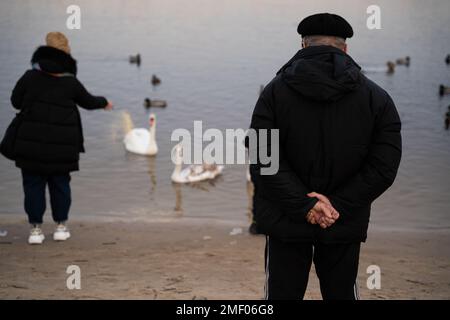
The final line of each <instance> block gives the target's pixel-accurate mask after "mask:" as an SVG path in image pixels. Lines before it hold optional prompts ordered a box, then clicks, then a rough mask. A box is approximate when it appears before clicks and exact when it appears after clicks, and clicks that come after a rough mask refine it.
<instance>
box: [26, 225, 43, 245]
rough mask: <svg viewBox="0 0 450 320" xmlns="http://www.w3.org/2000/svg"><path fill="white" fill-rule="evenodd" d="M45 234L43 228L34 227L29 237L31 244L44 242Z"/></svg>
mask: <svg viewBox="0 0 450 320" xmlns="http://www.w3.org/2000/svg"><path fill="white" fill-rule="evenodd" d="M44 239H45V236H44V233H43V232H42V230H41V228H39V227H33V228H31V230H30V236H29V237H28V243H29V244H42V242H44Z"/></svg>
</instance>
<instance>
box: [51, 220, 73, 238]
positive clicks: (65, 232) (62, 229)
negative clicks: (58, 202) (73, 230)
mask: <svg viewBox="0 0 450 320" xmlns="http://www.w3.org/2000/svg"><path fill="white" fill-rule="evenodd" d="M69 238H70V232H69V229H67V227H66V226H65V225H64V224H62V223H60V224H58V226H57V227H56V229H55V232H54V233H53V240H55V241H66V240H67V239H69Z"/></svg>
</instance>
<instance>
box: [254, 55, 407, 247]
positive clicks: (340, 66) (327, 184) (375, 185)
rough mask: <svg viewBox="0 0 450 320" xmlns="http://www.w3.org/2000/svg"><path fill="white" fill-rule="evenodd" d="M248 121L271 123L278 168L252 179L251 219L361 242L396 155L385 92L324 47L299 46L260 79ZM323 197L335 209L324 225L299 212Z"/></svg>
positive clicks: (295, 236) (315, 236)
mask: <svg viewBox="0 0 450 320" xmlns="http://www.w3.org/2000/svg"><path fill="white" fill-rule="evenodd" d="M251 127H252V128H255V129H279V133H280V169H279V171H278V173H277V174H275V175H260V165H256V164H255V165H252V166H251V174H252V180H253V181H254V184H255V189H256V192H255V197H256V199H255V201H254V203H255V208H254V211H255V219H256V222H257V225H258V228H259V230H260V231H262V232H263V233H266V234H268V235H271V236H274V237H278V238H280V239H282V240H285V241H300V242H311V241H320V242H323V243H342V242H360V241H365V239H366V237H367V228H368V224H369V215H370V207H371V203H372V202H373V201H374V200H375V199H376V198H377V197H378V196H380V195H381V194H382V193H383V192H384V191H385V190H386V189H387V188H388V187H389V186H390V185H391V184H392V183H393V181H394V178H395V176H396V174H397V169H398V167H399V163H400V158H401V135H400V127H401V123H400V119H399V116H398V113H397V110H396V108H395V106H394V103H393V102H392V99H391V98H390V97H389V95H388V94H387V93H386V92H385V91H384V90H383V89H381V88H380V87H378V86H377V85H376V84H375V83H373V82H372V81H370V80H368V79H367V78H366V77H364V75H362V73H361V72H360V67H359V66H358V65H357V64H356V63H355V62H354V61H353V60H352V59H351V58H350V56H348V55H347V54H345V53H344V52H343V51H341V50H338V49H336V48H333V47H330V46H316V47H308V48H305V49H303V50H301V51H299V52H298V53H297V54H296V55H295V56H294V57H293V58H292V59H291V60H290V61H289V62H288V63H287V64H286V65H285V66H283V68H282V69H281V70H280V71H279V72H278V74H277V76H276V77H275V78H274V79H273V80H272V82H270V84H268V85H267V87H266V88H265V90H264V91H263V93H262V95H261V97H260V99H259V100H258V102H257V104H256V107H255V110H254V113H253V117H252V123H251ZM312 191H316V192H319V193H322V194H324V195H326V196H328V197H329V199H330V200H331V202H332V204H333V206H334V207H335V208H336V209H337V210H338V211H339V212H340V214H341V216H340V218H339V219H338V220H337V221H336V223H335V224H334V225H333V226H331V227H330V228H327V229H321V228H320V227H319V226H317V225H311V224H308V223H307V222H306V220H305V216H306V214H307V213H308V211H309V210H310V209H311V208H312V207H313V206H314V204H315V203H316V201H317V199H315V198H309V197H307V193H309V192H312Z"/></svg>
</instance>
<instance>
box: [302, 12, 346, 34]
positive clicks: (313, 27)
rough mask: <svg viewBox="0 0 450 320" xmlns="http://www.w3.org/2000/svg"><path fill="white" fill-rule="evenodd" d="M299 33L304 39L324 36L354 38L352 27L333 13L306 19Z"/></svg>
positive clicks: (320, 14)
mask: <svg viewBox="0 0 450 320" xmlns="http://www.w3.org/2000/svg"><path fill="white" fill-rule="evenodd" d="M297 32H298V33H299V34H300V35H301V36H302V37H304V36H313V35H324V36H335V37H341V38H344V39H346V38H351V37H352V36H353V29H352V26H351V25H350V24H349V23H348V22H347V21H346V20H345V19H344V18H342V17H341V16H338V15H337V14H332V13H317V14H313V15H312V16H309V17H306V18H305V19H303V20H302V21H301V22H300V24H299V25H298V28H297Z"/></svg>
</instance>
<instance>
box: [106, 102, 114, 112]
mask: <svg viewBox="0 0 450 320" xmlns="http://www.w3.org/2000/svg"><path fill="white" fill-rule="evenodd" d="M113 107H114V105H113V104H112V102H111V101H109V100H108V104H107V105H106V107H105V110H106V111H111V110H112V109H113Z"/></svg>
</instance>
